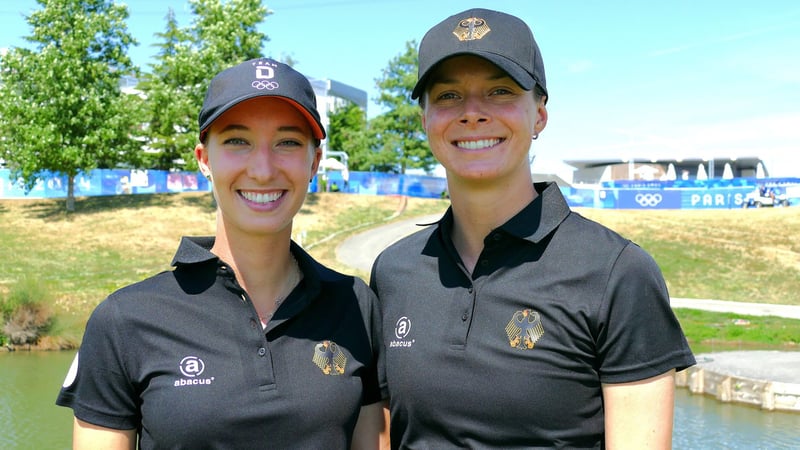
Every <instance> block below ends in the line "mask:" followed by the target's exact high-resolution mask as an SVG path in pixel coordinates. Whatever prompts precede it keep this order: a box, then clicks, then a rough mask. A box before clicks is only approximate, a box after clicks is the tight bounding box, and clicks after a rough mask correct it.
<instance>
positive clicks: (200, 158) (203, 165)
mask: <svg viewBox="0 0 800 450" xmlns="http://www.w3.org/2000/svg"><path fill="white" fill-rule="evenodd" d="M194 157H195V158H196V159H197V166H198V167H199V168H200V173H202V174H203V176H205V177H206V178H210V177H211V168H210V167H209V166H208V149H206V146H205V145H204V144H202V143H200V144H197V145H196V146H195V147H194Z"/></svg>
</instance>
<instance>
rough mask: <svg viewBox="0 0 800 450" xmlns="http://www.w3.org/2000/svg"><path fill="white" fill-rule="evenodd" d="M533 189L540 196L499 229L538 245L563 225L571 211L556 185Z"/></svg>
mask: <svg viewBox="0 0 800 450" xmlns="http://www.w3.org/2000/svg"><path fill="white" fill-rule="evenodd" d="M533 187H534V189H536V192H537V193H538V194H539V195H538V196H536V198H535V199H533V201H532V202H530V203H529V204H528V206H526V207H525V208H523V209H522V211H520V212H519V213H517V215H515V216H514V217H512V218H511V219H509V220H508V222H506V223H504V224H503V225H501V226H500V227H499V228H500V229H501V230H503V231H504V232H506V233H508V234H510V235H512V236H516V237H518V238H520V239H525V240H528V241H530V242H532V243H534V244H536V243H539V242H541V240H542V239H544V238H545V237H547V236H548V235H550V234H551V233H552V232H553V231H555V229H556V228H558V226H559V225H561V222H563V221H564V219H566V218H567V216H568V215H569V213H570V209H569V205H568V204H567V202H566V200H564V196H563V195H562V194H561V190H560V189H559V188H558V185H557V184H556V183H553V182H549V183H534V184H533Z"/></svg>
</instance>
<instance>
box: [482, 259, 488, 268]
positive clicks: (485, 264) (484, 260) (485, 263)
mask: <svg viewBox="0 0 800 450" xmlns="http://www.w3.org/2000/svg"><path fill="white" fill-rule="evenodd" d="M481 265H482V266H484V267H485V266H488V265H489V260H488V259H482V260H481Z"/></svg>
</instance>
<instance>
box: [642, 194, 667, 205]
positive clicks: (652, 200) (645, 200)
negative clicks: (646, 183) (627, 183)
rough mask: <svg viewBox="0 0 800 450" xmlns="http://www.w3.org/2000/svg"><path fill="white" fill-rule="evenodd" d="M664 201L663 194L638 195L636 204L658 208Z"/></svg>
mask: <svg viewBox="0 0 800 450" xmlns="http://www.w3.org/2000/svg"><path fill="white" fill-rule="evenodd" d="M663 199H664V198H663V197H662V196H661V194H636V203H638V204H639V205H641V206H644V207H647V206H649V207H654V206H657V205H658V204H659V203H661V200H663Z"/></svg>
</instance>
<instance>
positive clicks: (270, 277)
mask: <svg viewBox="0 0 800 450" xmlns="http://www.w3.org/2000/svg"><path fill="white" fill-rule="evenodd" d="M198 121H199V124H200V130H201V131H200V143H199V144H197V146H196V148H195V156H196V157H197V162H198V165H199V167H200V170H201V172H202V173H203V174H205V175H206V176H207V177H208V178H209V179H210V180H211V183H212V185H213V193H214V197H215V199H216V201H217V231H216V235H215V236H211V237H184V238H183V240H182V241H181V244H180V247H179V248H178V251H177V253H176V255H175V257H174V259H173V261H172V264H173V266H174V267H175V268H174V270H172V271H167V272H163V273H161V274H158V275H156V276H154V277H152V278H148V279H146V280H144V281H142V282H139V283H136V284H133V285H131V286H127V287H124V288H122V289H120V290H119V291H117V292H115V293H113V294H111V296H109V297H108V298H107V299H106V300H105V301H103V302H102V303H101V304H100V305H99V306H98V307H97V309H96V310H95V311H94V313H93V314H92V316H91V318H90V319H89V322H88V324H87V326H86V332H85V334H84V338H83V343H82V345H81V347H80V351H79V353H78V355H77V356H76V358H75V361H74V362H73V365H72V367H71V369H70V371H69V374H68V376H67V379H66V380H65V382H64V387H63V388H62V390H61V393H60V395H59V396H58V400H57V403H58V404H59V405H62V406H67V407H70V408H72V409H73V410H74V414H75V425H74V435H73V445H74V447H75V448H79V449H80V448H102V449H133V448H135V447H137V445H138V448H140V449H152V448H236V449H258V448H276V449H283V448H319V449H322V448H326V449H328V448H334V449H347V448H377V447H378V439H379V433H380V432H381V431H382V430H383V417H384V416H383V407H382V403H381V392H380V389H379V386H378V377H377V367H378V358H379V348H380V326H379V317H378V309H377V303H376V299H375V297H374V294H373V293H372V291H371V290H370V289H369V287H368V286H367V285H366V284H365V283H364V282H363V281H361V280H360V279H358V278H354V277H352V276H345V275H342V274H339V273H337V272H334V271H332V270H330V269H328V268H326V267H324V266H322V265H320V264H319V263H318V262H316V261H315V260H314V259H312V258H311V256H309V255H308V254H307V253H306V252H305V251H303V250H302V249H301V248H300V247H299V246H297V245H296V244H294V243H293V242H291V232H292V220H293V218H294V217H295V215H296V214H297V212H298V210H299V209H300V207H301V206H302V204H303V201H304V199H305V195H306V191H307V190H308V185H309V180H310V179H311V178H313V177H314V174H315V173H316V171H317V166H318V164H319V161H320V155H321V150H320V147H319V146H320V140H321V139H323V138H324V137H325V131H324V128H323V126H322V124H321V122H320V117H319V113H318V112H317V109H316V99H315V96H314V91H313V90H312V88H311V85H310V84H309V82H308V80H307V79H306V78H305V77H304V76H303V75H301V74H300V73H298V72H296V71H295V70H293V69H292V68H291V67H289V66H287V65H285V64H282V63H279V62H276V61H273V60H271V59H266V58H262V59H255V60H251V61H247V62H244V63H242V64H239V65H237V66H235V67H232V68H229V69H227V70H224V71H222V72H220V73H219V74H217V76H216V77H215V78H214V79H213V80H212V81H211V84H210V86H209V88H208V92H207V94H206V98H205V102H204V103H203V107H202V110H201V111H200V115H199V118H198Z"/></svg>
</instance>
